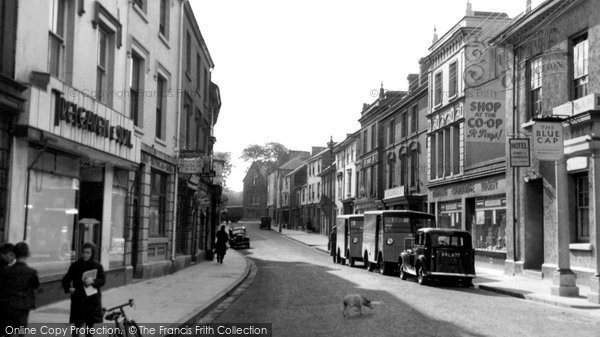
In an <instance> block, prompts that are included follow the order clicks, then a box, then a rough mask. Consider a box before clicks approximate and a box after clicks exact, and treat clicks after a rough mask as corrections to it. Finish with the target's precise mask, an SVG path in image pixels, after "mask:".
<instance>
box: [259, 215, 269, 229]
mask: <svg viewBox="0 0 600 337" xmlns="http://www.w3.org/2000/svg"><path fill="white" fill-rule="evenodd" d="M260 229H271V217H269V216H263V217H262V218H260Z"/></svg>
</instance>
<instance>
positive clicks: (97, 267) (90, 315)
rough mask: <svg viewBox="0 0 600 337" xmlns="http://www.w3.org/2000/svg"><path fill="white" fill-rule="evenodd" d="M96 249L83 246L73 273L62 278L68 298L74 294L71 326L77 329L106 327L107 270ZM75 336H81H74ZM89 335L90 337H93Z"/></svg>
mask: <svg viewBox="0 0 600 337" xmlns="http://www.w3.org/2000/svg"><path fill="white" fill-rule="evenodd" d="M95 255H96V245H94V244H93V243H91V242H86V243H84V244H83V246H82V249H81V257H80V258H79V260H77V261H75V262H73V264H71V266H70V267H69V271H67V274H66V275H65V276H64V277H63V278H62V286H63V289H64V291H65V293H67V294H71V315H70V316H69V323H72V324H73V325H74V326H75V327H78V328H80V327H82V326H83V325H84V324H85V325H86V326H87V327H88V328H91V327H93V326H94V324H96V323H102V321H103V317H102V293H101V292H100V288H101V287H102V286H103V285H104V282H105V279H104V268H102V265H101V264H100V263H99V262H98V261H96V259H95ZM73 336H74V337H75V336H78V334H77V333H75V332H74V333H73ZM91 336H92V335H91V334H86V337H91Z"/></svg>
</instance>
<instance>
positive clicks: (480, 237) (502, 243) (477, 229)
mask: <svg viewBox="0 0 600 337" xmlns="http://www.w3.org/2000/svg"><path fill="white" fill-rule="evenodd" d="M473 239H474V242H475V248H476V249H480V250H487V251H498V252H506V198H505V197H503V196H496V197H488V198H478V199H476V200H475V219H474V226H473Z"/></svg>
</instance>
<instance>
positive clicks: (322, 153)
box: [308, 148, 329, 162]
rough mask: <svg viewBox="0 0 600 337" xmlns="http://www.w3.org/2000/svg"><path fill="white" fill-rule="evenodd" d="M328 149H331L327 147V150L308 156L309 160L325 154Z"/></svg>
mask: <svg viewBox="0 0 600 337" xmlns="http://www.w3.org/2000/svg"><path fill="white" fill-rule="evenodd" d="M327 151H329V148H325V150H323V151H321V152H319V153H317V154H315V155H314V156H312V157H310V158H308V161H309V162H310V161H313V160H316V159H317V158H319V157H321V156H323V155H324V154H325V153H326V152H327Z"/></svg>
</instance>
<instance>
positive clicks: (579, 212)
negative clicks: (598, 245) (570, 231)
mask: <svg viewBox="0 0 600 337" xmlns="http://www.w3.org/2000/svg"><path fill="white" fill-rule="evenodd" d="M575 193H576V207H577V209H576V222H577V241H578V242H589V241H590V209H589V207H590V189H589V180H588V175H587V172H585V173H583V174H579V175H577V176H575Z"/></svg>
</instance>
